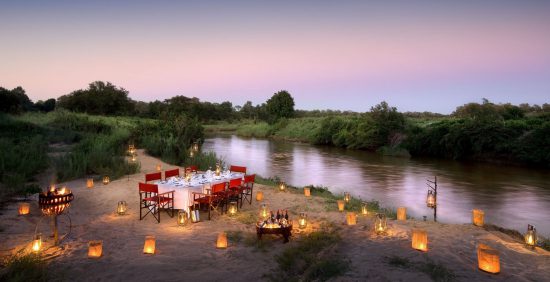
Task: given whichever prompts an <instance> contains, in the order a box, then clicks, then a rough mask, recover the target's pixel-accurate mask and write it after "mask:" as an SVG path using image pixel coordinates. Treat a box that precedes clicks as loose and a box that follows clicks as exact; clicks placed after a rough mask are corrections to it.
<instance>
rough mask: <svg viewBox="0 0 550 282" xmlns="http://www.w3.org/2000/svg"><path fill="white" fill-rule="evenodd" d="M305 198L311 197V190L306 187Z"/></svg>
mask: <svg viewBox="0 0 550 282" xmlns="http://www.w3.org/2000/svg"><path fill="white" fill-rule="evenodd" d="M304 196H306V197H311V188H309V187H304Z"/></svg>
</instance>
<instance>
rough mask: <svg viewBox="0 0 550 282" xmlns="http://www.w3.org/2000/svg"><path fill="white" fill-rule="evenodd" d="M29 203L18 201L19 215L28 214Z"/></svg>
mask: <svg viewBox="0 0 550 282" xmlns="http://www.w3.org/2000/svg"><path fill="white" fill-rule="evenodd" d="M30 208H31V204H29V203H19V215H26V214H29V210H30Z"/></svg>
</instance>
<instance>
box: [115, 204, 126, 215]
mask: <svg viewBox="0 0 550 282" xmlns="http://www.w3.org/2000/svg"><path fill="white" fill-rule="evenodd" d="M126 210H128V204H126V202H125V201H120V202H118V205H117V208H116V213H117V214H118V215H125V214H126Z"/></svg>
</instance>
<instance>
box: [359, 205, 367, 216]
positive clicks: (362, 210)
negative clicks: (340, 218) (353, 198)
mask: <svg viewBox="0 0 550 282" xmlns="http://www.w3.org/2000/svg"><path fill="white" fill-rule="evenodd" d="M361 214H362V215H365V216H366V215H368V214H369V209H368V205H367V203H363V204H361Z"/></svg>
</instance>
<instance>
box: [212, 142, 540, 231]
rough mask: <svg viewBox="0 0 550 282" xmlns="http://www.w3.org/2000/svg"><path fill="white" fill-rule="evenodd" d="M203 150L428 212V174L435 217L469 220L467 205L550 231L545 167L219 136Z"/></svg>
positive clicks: (251, 167)
mask: <svg viewBox="0 0 550 282" xmlns="http://www.w3.org/2000/svg"><path fill="white" fill-rule="evenodd" d="M203 149H204V150H206V151H208V150H211V151H214V152H216V153H217V154H218V157H222V158H223V159H224V161H225V162H226V163H227V164H234V165H242V166H246V167H247V168H248V172H249V173H256V174H259V175H261V176H263V177H272V176H279V177H280V178H281V179H283V180H284V181H285V182H287V183H288V184H289V185H292V186H297V187H301V186H306V185H311V184H313V185H322V186H327V187H329V190H330V191H332V192H333V193H336V194H338V193H343V192H345V191H347V192H350V193H351V194H352V195H353V196H356V197H361V198H362V199H366V200H370V199H376V200H378V201H380V204H381V206H384V207H398V206H406V207H407V214H409V215H411V216H413V217H416V218H422V216H423V215H426V216H428V218H429V219H431V218H432V215H433V210H431V209H429V208H427V207H426V203H425V202H426V193H427V186H426V179H431V180H433V178H434V176H437V182H438V199H437V200H438V208H437V219H438V221H440V222H444V223H469V222H471V210H472V209H474V208H476V209H482V210H484V211H485V222H487V223H493V224H497V225H500V226H502V227H506V228H512V229H516V230H519V231H520V232H522V233H524V232H525V230H526V228H527V224H528V223H529V224H534V225H535V226H536V227H537V230H538V231H539V234H541V235H545V236H549V235H550V170H543V169H530V168H520V167H508V166H498V165H492V164H479V163H462V162H456V161H450V160H434V159H406V158H395V157H384V156H381V155H379V154H376V153H371V152H365V151H357V150H346V149H341V148H334V147H328V146H312V145H309V144H302V143H294V142H285V141H275V140H266V139H256V138H242V137H238V136H234V135H216V136H211V137H209V138H207V139H206V141H205V143H204V145H203Z"/></svg>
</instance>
